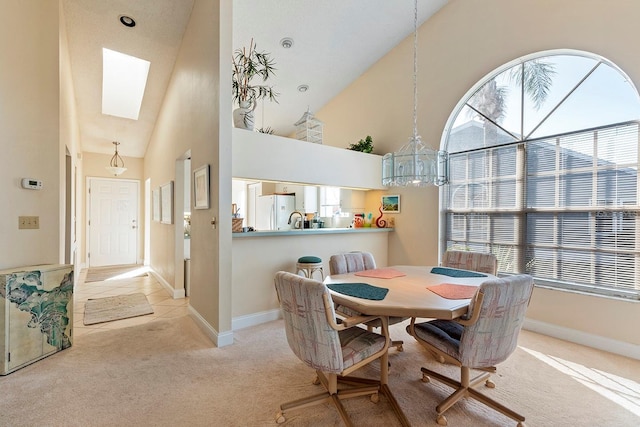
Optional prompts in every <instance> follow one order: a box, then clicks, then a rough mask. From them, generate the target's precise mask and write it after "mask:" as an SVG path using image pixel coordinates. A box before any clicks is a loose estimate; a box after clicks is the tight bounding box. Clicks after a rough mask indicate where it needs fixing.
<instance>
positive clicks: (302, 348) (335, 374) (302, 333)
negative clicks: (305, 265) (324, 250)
mask: <svg viewBox="0 0 640 427" xmlns="http://www.w3.org/2000/svg"><path fill="white" fill-rule="evenodd" d="M275 287H276V292H277V294H278V300H279V301H280V307H281V309H282V314H283V317H284V324H285V331H286V335H287V342H288V343H289V347H291V350H292V351H293V352H294V353H295V355H296V356H297V357H298V358H299V359H300V360H301V361H302V362H304V363H305V364H306V365H307V366H309V367H311V368H313V369H315V370H316V374H317V378H316V381H314V383H322V384H323V385H324V387H325V389H326V391H325V392H324V393H320V394H316V395H313V396H310V397H305V398H302V399H298V400H294V401H292V402H288V403H283V404H282V405H280V412H278V414H277V415H276V422H277V423H278V424H280V423H283V422H284V421H285V411H289V410H291V409H296V408H303V407H307V406H311V405H316V404H321V403H333V405H335V407H336V409H337V410H338V412H339V413H340V416H341V417H342V420H343V421H344V423H345V425H347V426H351V425H352V423H351V420H350V417H349V415H348V414H347V412H346V411H345V409H344V406H343V405H342V402H341V400H342V399H345V398H349V397H356V396H364V395H371V400H372V401H373V402H377V401H378V398H379V396H378V392H379V390H380V386H379V385H372V384H371V381H370V380H369V381H366V380H363V384H365V385H359V386H354V387H350V388H342V389H340V390H338V379H339V378H342V377H344V376H346V375H348V374H349V373H351V372H353V371H355V370H357V369H358V368H361V367H363V366H365V365H367V364H368V363H370V362H372V361H374V360H376V359H380V375H381V381H380V382H381V383H382V382H383V381H382V380H383V379H384V383H385V384H386V381H387V377H386V375H387V364H388V354H387V351H388V348H389V339H388V337H387V335H388V325H387V323H386V319H383V318H381V319H380V320H381V321H382V328H383V335H380V334H377V333H374V332H369V331H367V330H365V329H363V328H360V327H358V326H357V325H359V324H361V323H362V322H364V321H367V320H373V319H374V317H371V316H367V317H358V318H346V319H343V320H342V322H341V323H338V322H337V321H336V317H335V311H334V306H333V301H332V299H331V294H330V293H329V290H328V289H327V287H326V286H325V285H324V284H323V283H322V282H318V281H316V280H313V279H307V278H305V277H301V276H298V275H296V274H293V273H288V272H284V271H279V272H278V273H276V276H275ZM345 379H346V378H345ZM349 379H350V380H351V382H350V384H353V383H355V382H357V378H353V377H349Z"/></svg>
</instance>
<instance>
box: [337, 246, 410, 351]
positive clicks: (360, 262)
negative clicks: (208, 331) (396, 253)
mask: <svg viewBox="0 0 640 427" xmlns="http://www.w3.org/2000/svg"><path fill="white" fill-rule="evenodd" d="M375 268H376V261H375V259H374V258H373V255H372V254H371V253H369V252H357V251H354V252H347V253H341V254H337V255H332V256H331V258H329V274H346V273H355V272H358V271H364V270H375ZM336 310H337V311H338V312H339V313H342V314H344V315H345V316H362V314H361V313H359V312H357V311H355V310H353V309H351V308H349V307H345V306H342V305H338V306H337V307H336ZM407 319H408V317H395V316H392V317H389V325H394V324H396V323H400V322H403V321H405V320H407ZM367 327H368V328H369V330H370V331H371V330H373V328H378V327H380V320H374V321H373V322H369V323H367ZM403 344H404V342H402V341H400V340H396V341H391V346H392V347H395V348H396V349H397V350H398V351H403V348H402V345H403Z"/></svg>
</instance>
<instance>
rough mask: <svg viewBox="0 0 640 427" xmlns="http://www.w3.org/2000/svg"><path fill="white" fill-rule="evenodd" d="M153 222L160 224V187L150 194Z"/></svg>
mask: <svg viewBox="0 0 640 427" xmlns="http://www.w3.org/2000/svg"><path fill="white" fill-rule="evenodd" d="M151 198H152V204H153V206H152V213H153V220H154V221H157V222H160V187H158V188H155V189H154V190H153V191H152V192H151Z"/></svg>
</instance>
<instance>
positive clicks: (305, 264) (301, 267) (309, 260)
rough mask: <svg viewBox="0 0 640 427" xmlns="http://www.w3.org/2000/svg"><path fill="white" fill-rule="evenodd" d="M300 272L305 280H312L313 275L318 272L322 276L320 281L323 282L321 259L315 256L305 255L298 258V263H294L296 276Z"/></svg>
mask: <svg viewBox="0 0 640 427" xmlns="http://www.w3.org/2000/svg"><path fill="white" fill-rule="evenodd" d="M301 271H302V273H303V274H304V277H306V278H307V279H311V278H313V273H314V272H316V271H319V272H320V275H321V276H322V280H324V270H323V268H322V259H321V258H319V257H317V256H311V255H306V256H302V257H300V258H298V262H297V263H296V274H298V273H299V272H301Z"/></svg>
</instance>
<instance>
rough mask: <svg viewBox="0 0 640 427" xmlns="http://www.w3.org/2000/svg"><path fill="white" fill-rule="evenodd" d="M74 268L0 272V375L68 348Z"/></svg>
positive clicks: (18, 269) (60, 267)
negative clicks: (0, 354) (0, 352)
mask: <svg viewBox="0 0 640 427" xmlns="http://www.w3.org/2000/svg"><path fill="white" fill-rule="evenodd" d="M72 326H73V266H72V265H62V264H52V265H36V266H30V267H21V268H14V269H10V270H1V271H0V350H1V351H2V356H0V362H1V363H0V375H6V374H8V373H10V372H13V371H15V370H16V369H19V368H21V367H23V366H25V365H28V364H30V363H33V362H35V361H37V360H40V359H42V358H44V357H46V356H49V355H50V354H53V353H55V352H57V351H60V350H63V349H65V348H68V347H71V342H72Z"/></svg>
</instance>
